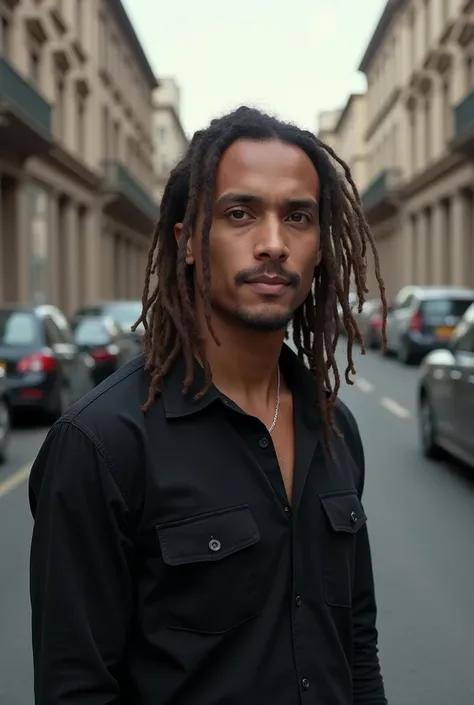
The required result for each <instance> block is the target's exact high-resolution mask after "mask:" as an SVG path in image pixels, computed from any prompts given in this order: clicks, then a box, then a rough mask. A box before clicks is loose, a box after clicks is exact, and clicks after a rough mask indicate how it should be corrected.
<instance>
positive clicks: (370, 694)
mask: <svg viewBox="0 0 474 705" xmlns="http://www.w3.org/2000/svg"><path fill="white" fill-rule="evenodd" d="M352 422H353V423H352V425H353V432H354V434H355V436H354V442H355V449H356V461H357V465H358V467H359V472H360V478H359V488H358V489H359V496H360V498H362V493H363V490H364V480H365V459H364V450H363V446H362V441H361V438H360V434H359V430H358V428H357V424H356V422H355V420H354V419H352ZM355 551H356V555H355V569H354V591H353V602H352V623H353V675H352V677H353V705H387V700H386V697H385V689H384V684H383V678H382V674H381V671H380V664H379V657H378V646H377V642H378V633H377V627H376V620H377V607H376V601H375V586H374V576H373V570H372V558H371V552H370V542H369V535H368V531H367V525H365V526H363V527H362V528H361V529H359V531H358V532H357V536H356V547H355Z"/></svg>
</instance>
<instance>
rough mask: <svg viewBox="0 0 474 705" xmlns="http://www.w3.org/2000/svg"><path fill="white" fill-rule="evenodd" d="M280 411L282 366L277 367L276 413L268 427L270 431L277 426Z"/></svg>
mask: <svg viewBox="0 0 474 705" xmlns="http://www.w3.org/2000/svg"><path fill="white" fill-rule="evenodd" d="M279 411H280V368H279V367H278V368H277V400H276V405H275V413H274V414H273V421H272V425H271V426H270V428H269V429H268V433H271V432H272V431H273V429H274V428H275V426H276V424H277V421H278V413H279Z"/></svg>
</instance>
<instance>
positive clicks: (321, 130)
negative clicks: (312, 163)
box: [316, 109, 342, 149]
mask: <svg viewBox="0 0 474 705" xmlns="http://www.w3.org/2000/svg"><path fill="white" fill-rule="evenodd" d="M341 113H342V110H340V109H338V110H323V111H321V112H320V113H319V115H318V124H317V130H316V133H317V136H318V137H319V139H320V140H322V141H323V142H324V143H325V144H327V145H328V146H329V147H331V148H332V149H337V148H338V147H337V132H336V128H337V124H338V122H339V118H340V117H341Z"/></svg>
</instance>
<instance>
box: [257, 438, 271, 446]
mask: <svg viewBox="0 0 474 705" xmlns="http://www.w3.org/2000/svg"><path fill="white" fill-rule="evenodd" d="M268 443H269V441H268V438H265V437H263V438H261V439H260V440H259V442H258V445H259V446H260V448H268Z"/></svg>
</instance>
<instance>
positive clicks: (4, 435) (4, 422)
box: [0, 399, 11, 463]
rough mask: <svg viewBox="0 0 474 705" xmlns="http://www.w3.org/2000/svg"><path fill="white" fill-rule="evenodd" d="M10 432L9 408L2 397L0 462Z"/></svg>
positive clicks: (4, 455)
mask: <svg viewBox="0 0 474 705" xmlns="http://www.w3.org/2000/svg"><path fill="white" fill-rule="evenodd" d="M10 432H11V417H10V409H9V408H8V404H7V403H6V401H5V400H4V399H0V463H3V462H5V459H6V454H7V448H8V443H9V440H10Z"/></svg>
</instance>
